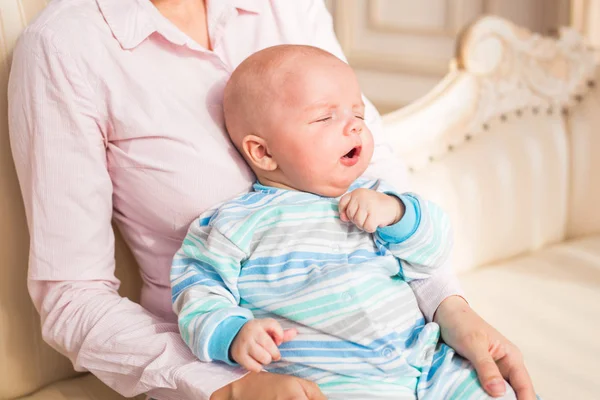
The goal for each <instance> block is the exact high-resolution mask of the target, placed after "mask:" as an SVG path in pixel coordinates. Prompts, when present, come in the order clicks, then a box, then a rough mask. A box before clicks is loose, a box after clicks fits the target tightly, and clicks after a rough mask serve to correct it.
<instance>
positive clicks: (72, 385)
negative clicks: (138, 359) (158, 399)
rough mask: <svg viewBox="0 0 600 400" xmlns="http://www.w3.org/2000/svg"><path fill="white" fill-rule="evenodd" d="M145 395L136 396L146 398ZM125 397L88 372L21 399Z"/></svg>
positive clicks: (114, 399) (102, 399) (103, 399)
mask: <svg viewBox="0 0 600 400" xmlns="http://www.w3.org/2000/svg"><path fill="white" fill-rule="evenodd" d="M145 398H146V396H145V395H140V396H137V397H135V399H136V400H143V399H145ZM124 399H125V397H122V396H120V395H118V394H117V393H116V392H114V391H112V390H110V389H109V388H108V387H107V386H106V385H104V384H103V383H102V382H100V381H99V380H98V379H96V378H95V377H94V376H93V375H90V374H86V375H84V376H82V377H79V378H74V379H68V380H65V381H61V382H58V383H55V384H53V385H50V386H48V387H46V388H44V389H42V390H40V391H39V392H36V393H35V394H32V395H31V396H26V397H23V398H21V399H20V400H124Z"/></svg>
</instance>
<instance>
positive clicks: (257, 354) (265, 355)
mask: <svg viewBox="0 0 600 400" xmlns="http://www.w3.org/2000/svg"><path fill="white" fill-rule="evenodd" d="M278 352H279V351H278ZM249 354H250V357H252V358H253V359H254V360H255V361H256V362H258V363H260V364H262V365H269V364H271V361H273V358H272V357H271V354H269V352H268V351H267V350H266V349H265V348H264V347H263V346H262V345H260V343H254V344H253V345H252V346H251V347H250V350H249ZM261 369H262V367H261ZM257 372H260V371H257Z"/></svg>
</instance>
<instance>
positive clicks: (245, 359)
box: [238, 354, 263, 372]
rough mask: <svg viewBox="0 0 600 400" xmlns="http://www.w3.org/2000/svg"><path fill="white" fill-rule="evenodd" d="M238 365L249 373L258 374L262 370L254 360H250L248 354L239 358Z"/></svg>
mask: <svg viewBox="0 0 600 400" xmlns="http://www.w3.org/2000/svg"><path fill="white" fill-rule="evenodd" d="M238 363H239V364H240V365H241V366H242V367H244V368H246V369H247V370H248V371H250V372H260V371H262V370H263V367H262V365H261V364H259V363H258V362H256V360H255V359H254V358H252V357H251V356H250V355H249V354H244V355H242V356H240V359H239V360H238Z"/></svg>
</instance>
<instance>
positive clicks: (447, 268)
mask: <svg viewBox="0 0 600 400" xmlns="http://www.w3.org/2000/svg"><path fill="white" fill-rule="evenodd" d="M294 3H295V4H299V5H300V4H301V3H302V9H301V10H299V11H298V15H299V16H305V17H304V21H306V24H307V25H306V28H305V30H306V31H307V32H311V33H312V35H311V41H310V44H312V45H313V46H316V47H320V48H322V49H324V50H327V51H329V52H330V53H332V54H334V55H336V56H337V57H339V58H340V59H342V60H344V61H347V60H346V57H345V56H344V52H343V51H342V48H341V46H340V44H339V42H338V40H337V38H336V36H335V32H334V29H333V21H332V18H331V15H330V14H329V11H328V10H327V7H326V6H325V2H324V1H323V0H305V1H295V2H294ZM286 4H287V3H286ZM363 97H364V96H363ZM364 100H365V105H366V110H365V121H366V124H367V126H368V127H369V129H370V130H371V132H372V134H373V138H374V141H375V149H374V153H373V159H372V161H371V164H370V165H369V168H368V169H367V171H366V173H365V175H366V176H368V177H371V178H375V179H385V180H386V181H387V182H389V183H390V184H392V185H393V186H394V187H395V188H396V189H397V190H399V191H401V192H405V191H409V190H410V179H409V175H408V170H407V168H406V165H405V164H404V162H403V161H402V160H400V159H399V158H398V157H397V156H395V155H394V153H393V150H392V148H391V147H390V146H389V144H388V143H387V142H386V140H385V138H384V132H383V125H382V123H381V117H380V115H379V113H378V112H377V109H376V108H375V107H374V106H373V105H372V104H371V102H369V101H368V100H367V99H366V98H364ZM409 285H410V286H411V288H412V289H413V291H414V292H415V296H416V297H417V301H418V303H419V307H420V308H421V311H423V314H425V317H426V318H427V320H428V321H433V316H434V314H435V311H436V310H437V308H438V306H439V305H440V303H441V302H442V301H443V300H444V299H446V298H447V297H450V296H454V295H457V296H461V297H463V298H464V297H465V294H464V292H463V290H462V288H461V285H460V282H459V281H458V278H457V277H456V275H455V274H454V272H453V270H452V266H451V264H450V263H446V264H444V265H443V266H442V267H441V268H439V269H437V270H436V272H435V273H434V274H433V275H431V276H430V277H429V278H428V279H419V280H413V281H411V282H409Z"/></svg>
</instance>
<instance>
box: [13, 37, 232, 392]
mask: <svg viewBox="0 0 600 400" xmlns="http://www.w3.org/2000/svg"><path fill="white" fill-rule="evenodd" d="M52 39H53V37H52V33H51V32H48V31H47V30H45V31H41V32H40V31H37V32H36V31H27V32H26V33H25V34H24V36H22V38H21V39H20V41H19V43H18V45H17V47H16V49H15V52H14V60H13V65H12V73H11V78H10V87H9V124H10V134H11V147H12V151H13V156H14V160H15V165H16V168H17V172H18V176H19V182H20V185H21V191H22V194H23V199H24V202H25V208H26V213H27V221H28V226H29V232H30V238H31V242H30V255H29V275H28V276H29V282H28V284H29V291H30V293H31V296H32V299H33V302H34V304H35V306H36V308H37V309H38V311H39V312H40V315H41V321H42V331H43V337H44V340H45V341H46V342H48V343H49V344H50V345H51V346H52V347H53V348H55V349H56V350H58V351H59V352H61V353H62V354H64V355H66V356H67V357H69V359H70V360H71V362H72V363H73V365H74V367H75V369H76V370H78V371H86V370H87V371H91V372H92V373H93V374H95V375H96V376H97V377H98V378H100V379H101V380H102V381H103V382H105V383H106V384H107V385H109V386H111V387H112V388H114V389H115V390H116V391H118V392H120V393H121V394H123V395H125V396H133V395H137V394H139V393H143V392H147V391H150V394H151V395H152V396H153V397H156V398H158V399H194V400H197V399H208V398H209V396H210V395H211V393H212V392H213V391H216V390H217V389H218V388H220V387H222V386H224V385H226V384H228V383H230V382H232V381H234V380H236V379H239V378H240V377H241V376H243V372H242V371H241V370H237V369H232V368H229V367H224V366H220V365H215V364H206V363H200V362H198V361H196V358H195V357H194V356H193V355H192V354H191V352H190V351H189V350H188V348H187V346H186V345H185V344H184V342H183V341H182V339H181V337H180V335H179V331H178V328H177V324H172V323H165V322H163V321H161V320H160V319H158V318H156V317H155V316H153V315H152V314H150V313H149V312H147V311H146V310H144V309H143V308H142V307H141V306H140V305H138V304H136V303H133V302H131V301H129V300H128V299H126V298H122V297H121V296H120V295H119V294H118V293H117V289H118V287H119V281H118V280H117V279H116V278H115V276H114V269H115V265H114V237H113V232H112V229H111V223H110V222H111V215H112V201H111V197H112V185H111V179H110V175H109V172H108V171H107V163H106V152H105V150H106V143H107V142H106V136H105V132H106V129H107V127H106V125H105V122H104V121H105V118H104V116H103V115H102V114H101V112H100V111H99V110H98V109H97V107H96V105H95V104H94V101H93V97H92V93H93V88H91V87H89V86H88V84H87V82H86V80H85V79H84V77H83V76H82V75H81V74H80V73H79V72H78V64H77V62H78V60H76V59H74V58H73V57H71V55H70V54H69V53H68V50H67V49H62V48H60V47H58V46H56V44H55V43H53V41H52ZM59 43H62V42H59Z"/></svg>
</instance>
